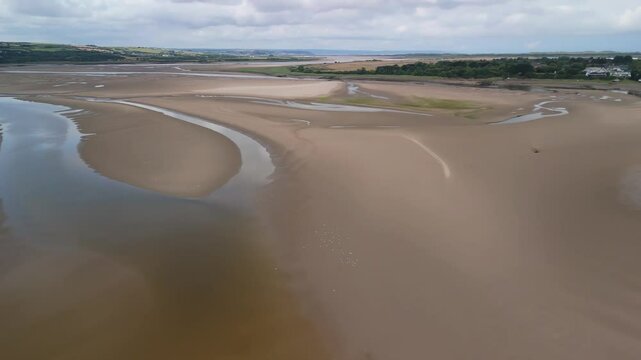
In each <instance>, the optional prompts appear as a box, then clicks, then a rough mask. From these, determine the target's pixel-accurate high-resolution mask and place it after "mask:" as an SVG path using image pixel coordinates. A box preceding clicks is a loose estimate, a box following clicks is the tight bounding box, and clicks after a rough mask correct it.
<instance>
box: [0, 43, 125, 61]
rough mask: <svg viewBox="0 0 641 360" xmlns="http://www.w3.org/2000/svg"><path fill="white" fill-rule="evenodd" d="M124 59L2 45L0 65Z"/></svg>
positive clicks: (50, 47) (70, 49) (61, 48)
mask: <svg viewBox="0 0 641 360" xmlns="http://www.w3.org/2000/svg"><path fill="white" fill-rule="evenodd" d="M124 59H125V57H124V56H122V55H119V54H114V53H110V52H102V51H87V50H81V49H79V48H75V47H72V46H59V45H41V44H28V43H24V44H21V43H0V63H28V62H101V61H119V60H124Z"/></svg>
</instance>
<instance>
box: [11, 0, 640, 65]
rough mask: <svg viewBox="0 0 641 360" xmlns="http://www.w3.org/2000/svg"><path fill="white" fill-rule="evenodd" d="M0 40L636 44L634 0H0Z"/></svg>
mask: <svg viewBox="0 0 641 360" xmlns="http://www.w3.org/2000/svg"><path fill="white" fill-rule="evenodd" d="M0 41H38V42H52V43H65V44H95V45H110V46H116V45H118V46H133V45H137V46H138V45H139V46H151V47H172V48H234V49H240V48H253V49H341V50H348V49H349V50H389V51H445V52H459V53H489V52H536V51H588V50H589V51H595V50H615V51H641V1H640V0H608V1H604V0H566V1H562V0H529V1H527V0H396V1H390V0H269V1H268V0H0Z"/></svg>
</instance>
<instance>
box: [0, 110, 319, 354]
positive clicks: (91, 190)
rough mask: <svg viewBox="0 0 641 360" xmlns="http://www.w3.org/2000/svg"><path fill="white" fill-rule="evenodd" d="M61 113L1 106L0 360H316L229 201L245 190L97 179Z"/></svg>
mask: <svg viewBox="0 0 641 360" xmlns="http://www.w3.org/2000/svg"><path fill="white" fill-rule="evenodd" d="M69 110H70V109H68V108H65V107H62V106H56V105H49V104H41V103H35V102H27V101H22V100H17V99H12V98H0V124H1V125H0V126H1V129H2V142H1V143H0V201H1V202H0V204H1V209H0V358H2V359H53V358H55V359H314V358H324V357H325V352H324V348H323V346H322V341H321V339H320V336H319V335H318V333H317V331H316V330H315V328H314V326H313V325H312V324H311V322H309V321H308V320H307V319H306V317H305V316H304V314H303V313H302V312H301V311H300V306H299V302H298V301H297V299H296V298H295V297H294V296H293V295H292V294H291V293H290V292H289V291H288V289H287V286H286V282H285V280H284V277H283V276H282V275H281V274H280V273H279V272H278V270H277V268H276V266H275V264H274V263H273V262H272V261H271V259H270V258H269V257H268V256H266V255H265V254H266V252H265V251H264V250H265V249H264V248H262V247H261V245H260V242H259V241H256V239H257V238H260V236H261V232H260V228H259V227H258V226H257V225H256V224H257V222H256V219H255V216H256V215H255V213H254V211H253V209H252V206H250V205H249V206H245V205H248V204H249V202H248V201H249V200H247V199H248V197H247V196H242V197H239V198H238V201H239V202H244V203H245V204H244V206H234V203H233V200H234V194H235V193H238V194H241V193H242V194H245V195H246V193H247V191H255V190H256V189H254V188H247V186H250V187H251V186H255V185H256V184H257V183H253V182H250V181H242V180H241V181H240V182H239V184H241V185H237V186H227V188H228V189H231V190H229V191H227V194H224V195H219V196H214V195H212V196H210V197H208V198H205V199H188V198H179V197H171V196H167V195H162V194H158V193H155V192H152V191H148V190H143V189H139V188H135V187H133V186H130V185H127V184H124V183H119V182H116V181H113V180H110V179H107V178H105V177H103V176H101V175H99V174H97V173H96V172H94V171H93V170H92V169H91V168H90V167H88V166H87V165H86V164H85V163H84V162H83V161H82V160H81V159H80V157H79V155H78V152H77V147H78V146H79V144H81V143H82V141H85V140H86V139H85V137H84V136H83V135H82V134H80V133H79V132H78V130H77V128H76V126H75V124H74V123H73V122H72V121H71V120H70V119H68V118H67V117H65V116H64V114H65V112H66V111H69ZM176 121H179V120H176ZM258 183H259V182H258ZM238 186H245V188H243V189H239V188H238ZM223 189H224V187H223ZM222 191H226V190H222Z"/></svg>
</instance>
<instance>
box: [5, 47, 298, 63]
mask: <svg viewBox="0 0 641 360" xmlns="http://www.w3.org/2000/svg"><path fill="white" fill-rule="evenodd" d="M302 55H303V52H291V53H290V54H285V53H278V54H274V53H270V52H267V51H262V50H243V51H240V50H236V51H218V50H205V49H202V50H198V49H164V48H150V47H105V46H96V45H64V44H42V43H29V42H0V64H15V63H18V64H20V63H43V62H50V63H118V62H120V63H135V62H150V63H167V62H202V63H208V62H217V61H234V60H239V61H252V60H263V61H285V60H296V58H293V56H302Z"/></svg>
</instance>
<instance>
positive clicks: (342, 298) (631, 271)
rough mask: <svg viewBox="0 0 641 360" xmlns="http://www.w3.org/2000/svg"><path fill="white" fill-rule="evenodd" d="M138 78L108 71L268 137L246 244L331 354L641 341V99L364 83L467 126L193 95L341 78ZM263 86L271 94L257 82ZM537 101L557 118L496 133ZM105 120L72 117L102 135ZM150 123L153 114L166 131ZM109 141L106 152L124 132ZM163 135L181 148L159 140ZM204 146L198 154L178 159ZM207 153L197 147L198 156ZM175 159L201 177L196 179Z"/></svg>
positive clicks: (130, 93)
mask: <svg viewBox="0 0 641 360" xmlns="http://www.w3.org/2000/svg"><path fill="white" fill-rule="evenodd" d="M11 76H12V77H13V76H14V75H11ZM137 80H139V79H138V78H137V77H132V78H129V79H113V80H112V81H114V82H118V83H119V85H118V86H122V87H125V86H126V84H127V81H130V82H131V86H132V88H131V89H130V90H127V91H124V93H123V94H121V96H122V97H129V98H131V99H132V101H136V102H140V103H145V104H151V105H156V106H162V107H165V108H170V109H175V110H177V111H181V112H184V113H188V114H191V115H194V116H200V117H202V118H207V119H211V120H212V121H216V122H219V123H221V124H226V125H228V126H230V127H233V128H235V129H238V130H240V131H243V132H245V133H247V134H251V135H252V136H254V137H255V138H256V139H258V140H259V141H261V142H262V143H264V144H266V145H267V146H268V147H269V149H270V152H271V154H272V158H273V160H274V161H275V164H276V166H277V170H276V173H275V176H274V178H273V181H272V183H271V184H269V185H268V186H266V187H265V188H264V189H263V190H262V191H261V193H260V195H259V196H258V198H257V199H256V201H257V207H258V209H259V211H258V217H259V218H260V224H261V227H260V232H258V234H260V235H255V238H254V241H255V242H256V243H258V244H261V246H264V249H268V250H266V252H267V254H268V257H269V258H270V261H273V263H274V266H276V267H277V268H278V271H279V273H282V274H284V275H285V276H284V278H285V279H287V281H286V282H285V283H284V284H279V285H278V286H285V287H286V288H287V289H288V291H289V292H291V294H294V295H295V296H296V305H295V306H294V307H300V308H302V309H305V311H304V314H305V316H306V318H308V319H311V320H312V321H313V323H314V326H315V328H316V329H318V330H319V331H320V332H321V334H323V342H324V344H323V347H326V348H328V349H329V351H330V355H329V356H328V357H329V358H334V359H416V358H437V359H471V358H472V359H559V360H560V359H604V358H613V359H614V358H616V359H636V358H638V355H639V354H640V353H641V310H639V309H641V302H640V300H639V299H640V298H641V292H640V290H639V286H638V280H637V278H638V276H637V275H636V274H638V273H639V271H641V267H640V265H639V261H638V259H639V256H641V242H639V239H638V237H639V236H638V234H641V203H640V202H639V200H638V199H640V198H641V195H640V194H641V186H639V185H638V184H639V183H641V176H639V168H641V143H639V141H638V139H639V136H641V117H640V115H639V114H641V99H639V98H638V97H634V96H631V95H625V94H620V93H612V92H607V91H595V90H559V91H557V92H548V93H531V92H522V91H508V90H499V89H477V88H457V87H453V86H442V85H425V84H423V85H417V84H394V83H389V84H388V83H376V82H358V85H359V86H360V87H361V89H363V90H364V91H367V92H371V93H372V94H374V95H377V96H386V97H388V98H389V99H390V101H391V102H398V104H399V106H400V107H402V104H401V103H402V101H405V100H403V99H407V98H411V97H421V98H433V99H448V100H455V101H467V102H473V103H475V104H479V105H480V106H481V107H482V108H483V109H484V110H483V111H479V112H478V113H475V117H474V118H469V117H466V115H467V114H465V113H461V112H460V111H458V110H456V109H442V108H441V109H422V110H421V111H420V112H425V113H429V114H430V115H432V116H422V115H421V114H408V113H386V112H377V113H365V112H360V113H359V112H325V111H313V110H304V109H293V108H288V107H285V106H276V105H269V104H264V103H262V104H261V103H256V102H255V101H253V100H251V99H238V98H224V97H213V98H211V97H202V96H199V95H202V94H211V95H234V96H237V95H241V93H242V95H244V96H261V97H262V96H264V97H272V98H280V97H282V98H288V97H289V96H290V94H291V98H292V99H293V98H296V97H297V96H296V95H295V94H296V93H298V92H301V93H304V94H305V96H307V97H314V96H318V97H320V96H321V95H320V94H328V93H331V94H332V96H334V98H336V99H341V97H344V98H348V97H349V95H346V91H345V87H346V86H347V85H346V84H345V85H340V84H339V86H341V89H343V90H342V91H343V92H340V91H339V90H341V89H337V88H336V84H334V83H333V82H326V84H327V85H325V84H320V83H321V82H319V83H318V84H315V85H311V84H313V83H311V84H305V85H300V86H302V87H304V88H301V87H300V86H299V85H297V83H296V82H291V85H289V84H290V83H277V82H278V81H282V80H273V82H274V83H273V84H272V83H269V82H270V81H267V82H263V80H239V82H238V83H237V84H234V82H235V81H236V80H208V81H210V85H208V86H209V87H208V88H205V87H204V86H205V85H206V84H205V83H204V82H203V83H200V80H198V84H199V85H198V89H194V91H195V92H197V94H196V93H188V92H187V91H186V89H188V88H189V87H190V86H191V85H193V84H194V83H193V81H194V80H192V79H184V80H183V79H182V78H180V79H172V81H174V82H175V87H176V89H180V90H179V91H176V92H175V93H174V94H169V93H170V92H171V88H165V89H163V90H162V92H163V94H162V96H161V95H158V94H157V93H154V92H153V91H151V89H150V88H147V87H146V85H141V84H140V83H139V82H138V81H137ZM158 81H163V80H162V79H159V80H158ZM252 81H253V82H254V83H252ZM15 85H16V88H20V87H21V86H22V89H23V91H25V92H33V91H35V88H33V89H31V88H29V89H27V87H28V86H31V85H25V84H24V83H22V84H15ZM201 85H202V86H201ZM270 87H271V90H274V94H271V95H272V96H269V95H270V94H269V93H264V91H266V89H267V88H270ZM106 88H107V87H105V89H106ZM276 89H279V90H278V91H276ZM3 91H5V90H3ZM52 91H53V90H52ZM74 91H75V90H74ZM101 91H102V90H101ZM306 91H309V92H306ZM268 92H269V91H268ZM79 93H81V94H83V95H84V94H86V93H85V92H83V91H80V92H79ZM90 93H91V94H96V95H97V94H98V93H99V91H98V90H91V91H90ZM73 94H74V92H70V93H68V94H58V95H59V96H60V95H62V96H71V95H73ZM110 94H112V95H117V94H116V93H115V92H114V93H110ZM47 101H51V102H62V103H66V104H69V101H72V100H68V99H66V100H61V99H58V98H50V99H49V100H47ZM73 101H77V100H73ZM309 101H311V100H309ZM542 102H551V103H550V106H555V107H563V108H564V109H567V111H569V114H568V115H564V116H556V117H547V118H544V119H541V120H536V121H531V122H524V123H519V124H512V125H488V124H489V123H494V122H497V121H501V120H505V119H508V118H510V117H513V116H515V115H523V114H528V113H530V112H532V108H533V106H534V105H535V104H540V103H542ZM73 105H74V106H79V107H83V108H88V106H89V107H90V108H91V110H92V111H93V112H95V113H96V114H102V113H103V112H109V113H113V112H117V111H125V110H122V109H120V110H117V109H116V108H112V107H111V106H106V105H105V106H104V108H101V107H100V106H98V105H87V104H86V103H84V102H83V101H81V100H80V101H78V103H74V104H73ZM85 105H86V106H85ZM126 111H127V112H128V114H127V116H123V117H119V119H120V121H122V122H123V124H125V123H131V124H134V123H135V122H136V121H140V120H138V119H139V116H140V117H145V116H149V117H150V120H149V121H152V120H151V119H152V118H153V119H155V120H153V121H160V120H159V119H156V115H153V116H152V115H149V114H148V115H144V113H145V112H144V111H142V110H135V111H134V110H133V109H129V110H126ZM138 113H140V115H138ZM97 116H98V115H97ZM100 116H104V115H100ZM101 119H102V118H99V117H97V118H95V119H94V120H92V119H91V118H85V119H84V120H83V117H81V116H79V117H78V118H77V121H78V123H79V124H80V126H81V128H82V127H83V126H91V129H93V130H92V131H94V130H96V131H97V132H98V133H100V132H101V131H102V130H101V129H100V124H101V122H102V120H101ZM83 124H84V125H83ZM154 124H155V123H150V124H149V125H147V126H149V127H156V126H160V125H154ZM87 129H89V128H87ZM190 131H191V130H190ZM194 131H198V130H194ZM107 133H108V132H105V134H107ZM154 134H155V132H154V131H151V132H150V136H152V135H154ZM156 135H157V134H156ZM156 135H154V136H156ZM136 136H140V137H144V136H145V133H144V132H140V134H137V135H136ZM185 136H187V135H185ZM188 136H189V137H190V138H191V136H192V135H191V133H189V135H188ZM196 137H197V136H196ZM103 139H104V140H102V141H104V144H105V145H103V146H105V147H104V148H101V149H106V148H107V147H106V146H113V144H118V141H121V140H115V139H116V138H112V139H110V138H107V137H106V135H104V137H103ZM121 139H122V141H125V140H126V142H129V141H130V139H129V138H126V137H125V138H121ZM156 139H161V141H162V142H163V143H167V144H174V143H173V142H172V141H173V140H170V139H169V135H167V138H162V137H161V138H156ZM220 140H221V139H218V138H215V137H212V138H211V139H209V138H203V139H202V141H203V143H205V142H209V141H212V142H216V143H217V144H223V143H224V141H222V142H221V141H220ZM92 141H95V140H92V137H88V138H87V144H86V145H84V146H85V148H89V146H91V145H90V144H91V142H92ZM97 142H98V143H99V142H100V141H97ZM94 146H97V145H94ZM168 146H169V145H168ZM172 146H178V147H179V146H180V145H179V143H175V144H174V145H172ZM203 146H205V145H203ZM212 146H213V145H212ZM216 146H222V145H216ZM223 147H225V148H228V147H226V146H223ZM97 149H98V148H97ZM203 149H209V147H204V148H196V149H194V154H186V155H185V156H187V157H190V156H195V152H198V153H200V152H201V151H204V150H203ZM125 150H126V151H130V150H127V149H125ZM81 151H83V150H82V148H81ZM103 152H104V150H101V151H100V153H103ZM224 154H225V157H227V156H228V153H224ZM232 154H233V151H232ZM143 155H144V156H143ZM141 156H143V157H144V158H150V159H154V156H152V155H149V153H141ZM210 157H211V155H207V156H203V157H202V158H201V157H197V156H196V160H198V161H196V160H194V161H195V162H194V163H198V162H199V163H201V164H202V163H204V162H207V161H208V160H207V159H209V158H210ZM84 159H85V161H87V163H89V164H90V165H92V166H95V164H96V163H98V162H103V161H104V162H105V164H108V165H109V167H105V168H104V169H105V170H104V173H105V175H106V176H108V177H113V178H117V177H116V176H114V175H113V174H114V173H118V172H119V171H121V172H123V173H124V174H126V173H129V172H130V170H131V169H130V167H129V165H127V163H126V162H120V161H118V160H117V157H114V158H104V155H103V158H100V159H99V158H93V157H89V156H84ZM220 161H221V162H224V159H222V158H221V159H220ZM178 162H180V163H182V160H180V159H178ZM103 166H107V165H103ZM194 166H195V165H194ZM95 167H97V166H95ZM162 170H163V171H168V172H170V173H173V172H174V171H177V170H175V169H174V168H166V169H162ZM183 171H184V172H189V173H191V174H192V175H193V176H194V180H195V179H196V178H206V177H207V176H205V174H199V173H198V172H192V171H190V170H189V169H187V168H185V169H183ZM167 176H169V175H167ZM172 176H173V175H172ZM226 176H228V175H226ZM117 179H118V180H120V181H124V182H128V183H131V184H133V185H136V186H144V185H140V184H136V183H135V182H134V181H132V180H131V179H127V178H122V177H121V178H117ZM272 286H273V284H272ZM200 345H202V346H205V347H206V345H205V344H200ZM241 358H242V357H241Z"/></svg>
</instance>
